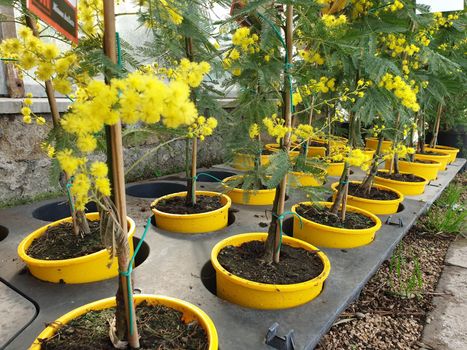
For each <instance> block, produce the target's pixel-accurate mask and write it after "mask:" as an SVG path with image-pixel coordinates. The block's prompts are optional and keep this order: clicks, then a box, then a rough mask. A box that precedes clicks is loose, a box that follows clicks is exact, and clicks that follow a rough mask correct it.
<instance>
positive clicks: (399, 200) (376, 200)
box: [331, 181, 404, 204]
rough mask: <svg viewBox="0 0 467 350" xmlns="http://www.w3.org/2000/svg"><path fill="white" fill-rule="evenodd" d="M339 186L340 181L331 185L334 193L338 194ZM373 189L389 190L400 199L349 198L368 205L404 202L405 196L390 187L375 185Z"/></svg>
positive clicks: (356, 182)
mask: <svg viewBox="0 0 467 350" xmlns="http://www.w3.org/2000/svg"><path fill="white" fill-rule="evenodd" d="M350 183H355V184H361V183H362V182H361V181H350ZM338 185H339V181H338V182H334V183H333V184H332V185H331V188H332V189H333V191H334V192H337V189H336V187H337V186H338ZM371 187H377V188H378V187H379V188H380V189H383V190H387V191H389V192H395V193H396V194H397V195H398V196H399V198H398V199H368V198H363V197H357V196H352V195H350V194H349V198H353V199H355V200H358V201H360V202H366V203H384V204H395V203H401V202H402V201H403V200H404V195H403V194H402V193H401V192H400V191H398V190H395V189H393V188H391V187H388V186H384V185H380V184H375V183H374V184H373V185H372V186H371Z"/></svg>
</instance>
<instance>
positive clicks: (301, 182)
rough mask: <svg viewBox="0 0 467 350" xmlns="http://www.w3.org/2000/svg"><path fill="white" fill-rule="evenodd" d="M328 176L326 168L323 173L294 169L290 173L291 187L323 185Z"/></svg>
mask: <svg viewBox="0 0 467 350" xmlns="http://www.w3.org/2000/svg"><path fill="white" fill-rule="evenodd" d="M325 178H326V170H324V169H322V174H320V175H316V174H310V173H303V172H299V171H292V172H290V173H289V176H288V182H289V185H290V187H292V188H297V187H307V186H314V187H317V186H322V185H323V183H324V180H325Z"/></svg>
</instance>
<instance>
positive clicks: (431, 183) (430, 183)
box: [428, 181, 442, 187]
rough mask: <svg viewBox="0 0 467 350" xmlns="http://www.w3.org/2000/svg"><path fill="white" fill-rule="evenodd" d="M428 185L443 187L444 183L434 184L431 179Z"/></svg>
mask: <svg viewBox="0 0 467 350" xmlns="http://www.w3.org/2000/svg"><path fill="white" fill-rule="evenodd" d="M428 186H432V187H441V186H442V185H441V184H434V183H433V182H432V181H430V182H428Z"/></svg>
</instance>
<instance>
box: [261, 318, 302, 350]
mask: <svg viewBox="0 0 467 350" xmlns="http://www.w3.org/2000/svg"><path fill="white" fill-rule="evenodd" d="M278 328H279V323H277V322H274V323H273V324H272V326H271V327H269V329H268V332H267V333H266V344H267V345H269V346H271V347H273V348H275V349H278V350H294V349H295V342H294V340H293V333H294V330H293V329H291V330H290V331H289V332H288V333H287V334H286V335H285V336H283V337H281V336H278V335H277V330H278Z"/></svg>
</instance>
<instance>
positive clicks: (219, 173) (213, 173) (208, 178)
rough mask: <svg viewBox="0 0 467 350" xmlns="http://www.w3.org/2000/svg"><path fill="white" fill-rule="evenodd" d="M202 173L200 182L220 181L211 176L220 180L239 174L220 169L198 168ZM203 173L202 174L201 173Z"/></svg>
mask: <svg viewBox="0 0 467 350" xmlns="http://www.w3.org/2000/svg"><path fill="white" fill-rule="evenodd" d="M198 173H199V174H200V175H199V176H198V182H218V181H217V180H216V179H213V178H212V177H211V176H214V177H216V178H218V179H219V180H224V179H225V178H226V177H229V176H234V175H237V174H236V173H233V172H231V171H219V170H208V171H202V170H198ZM201 173H202V174H201ZM203 174H209V175H211V176H205V175H203Z"/></svg>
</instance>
